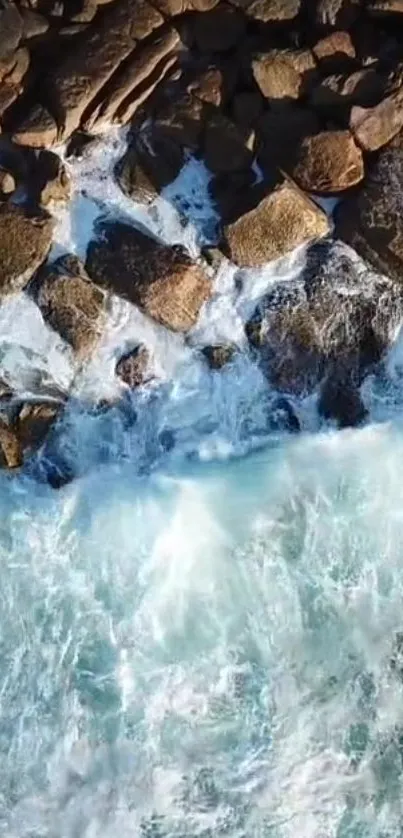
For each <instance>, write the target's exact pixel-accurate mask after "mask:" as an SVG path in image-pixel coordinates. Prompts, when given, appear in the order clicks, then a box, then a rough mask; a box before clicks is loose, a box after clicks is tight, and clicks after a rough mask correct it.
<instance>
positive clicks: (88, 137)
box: [66, 131, 98, 160]
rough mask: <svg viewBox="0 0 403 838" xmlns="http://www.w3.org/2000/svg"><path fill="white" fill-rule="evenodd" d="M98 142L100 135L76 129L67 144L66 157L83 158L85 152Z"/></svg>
mask: <svg viewBox="0 0 403 838" xmlns="http://www.w3.org/2000/svg"><path fill="white" fill-rule="evenodd" d="M97 142H98V137H96V136H94V134H88V133H87V132H86V131H74V133H73V134H72V135H71V137H70V139H69V141H68V143H67V145H66V157H67V158H69V157H75V158H76V159H77V160H82V158H83V157H84V154H85V153H86V152H87V151H88V149H89V148H90V147H91V146H94V144H96V143H97Z"/></svg>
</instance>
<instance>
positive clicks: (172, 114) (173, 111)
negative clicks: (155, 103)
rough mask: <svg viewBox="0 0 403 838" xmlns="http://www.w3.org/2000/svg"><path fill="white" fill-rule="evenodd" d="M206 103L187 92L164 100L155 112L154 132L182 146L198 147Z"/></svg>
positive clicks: (194, 148)
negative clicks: (166, 100)
mask: <svg viewBox="0 0 403 838" xmlns="http://www.w3.org/2000/svg"><path fill="white" fill-rule="evenodd" d="M205 114H206V105H205V103H204V102H202V101H201V99H198V98H197V97H196V96H191V95H190V94H189V93H186V94H183V95H182V96H180V97H178V98H175V100H171V101H169V102H165V103H164V104H163V105H162V107H161V108H159V109H158V111H157V113H156V114H155V119H154V125H155V129H156V132H157V133H158V134H159V135H161V136H164V137H167V138H168V139H170V140H173V141H174V142H175V143H178V145H180V146H182V147H183V148H190V149H193V150H196V149H198V148H199V144H200V139H201V134H202V131H203V128H204V120H205Z"/></svg>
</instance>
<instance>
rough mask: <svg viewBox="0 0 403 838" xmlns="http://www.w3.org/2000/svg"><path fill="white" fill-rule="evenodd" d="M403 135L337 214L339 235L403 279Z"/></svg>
mask: <svg viewBox="0 0 403 838" xmlns="http://www.w3.org/2000/svg"><path fill="white" fill-rule="evenodd" d="M402 194H403V132H400V133H399V134H398V135H397V137H395V139H394V140H393V141H392V143H391V144H390V145H389V146H388V147H387V148H385V149H384V150H383V151H382V152H381V153H380V155H379V158H378V160H377V162H376V163H375V164H374V165H373V166H372V168H371V169H370V171H369V173H368V175H367V178H366V181H365V184H364V186H363V188H362V189H361V190H360V191H359V192H358V194H357V195H356V196H354V197H353V198H351V199H349V200H348V201H344V202H343V203H342V204H341V205H340V207H339V208H338V209H337V212H336V232H337V235H338V236H339V237H340V238H342V239H343V240H344V241H346V242H348V244H351V246H352V247H354V248H355V250H356V251H357V252H358V253H359V254H360V255H361V256H363V258H365V259H367V260H368V261H369V262H370V263H371V264H372V265H374V266H375V268H376V269H377V270H379V271H381V272H382V273H385V274H387V275H389V276H391V277H393V278H394V279H395V280H396V281H397V282H400V283H401V282H402V278H403V212H402Z"/></svg>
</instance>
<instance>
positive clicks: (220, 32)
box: [190, 3, 245, 52]
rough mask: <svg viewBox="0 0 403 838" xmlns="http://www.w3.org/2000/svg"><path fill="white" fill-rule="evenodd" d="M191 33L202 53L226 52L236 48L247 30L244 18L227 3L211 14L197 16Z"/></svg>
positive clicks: (192, 22)
mask: <svg viewBox="0 0 403 838" xmlns="http://www.w3.org/2000/svg"><path fill="white" fill-rule="evenodd" d="M190 25H191V32H192V35H193V38H194V42H195V44H196V47H197V48H198V49H199V50H200V51H201V52H226V51H227V50H229V49H232V47H235V46H236V45H237V44H238V43H239V41H240V39H241V38H242V35H243V33H244V30H245V18H244V16H243V15H242V14H241V13H240V12H239V11H238V10H237V9H234V8H233V7H232V6H230V5H228V4H227V3H220V4H219V5H218V6H216V8H215V9H212V10H211V11H210V12H205V14H203V15H197V16H195V17H194V18H193V19H192V21H191V23H190Z"/></svg>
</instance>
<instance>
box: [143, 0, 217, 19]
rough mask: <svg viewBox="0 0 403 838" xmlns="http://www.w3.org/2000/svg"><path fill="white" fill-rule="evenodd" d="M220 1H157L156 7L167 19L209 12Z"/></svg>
mask: <svg viewBox="0 0 403 838" xmlns="http://www.w3.org/2000/svg"><path fill="white" fill-rule="evenodd" d="M219 2H220V0H155V2H154V6H155V7H156V8H157V9H159V11H160V12H161V14H163V15H164V16H165V17H167V18H170V17H175V16H176V15H182V14H183V13H184V12H208V11H210V9H213V8H214V6H217V4H218V3H219Z"/></svg>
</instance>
